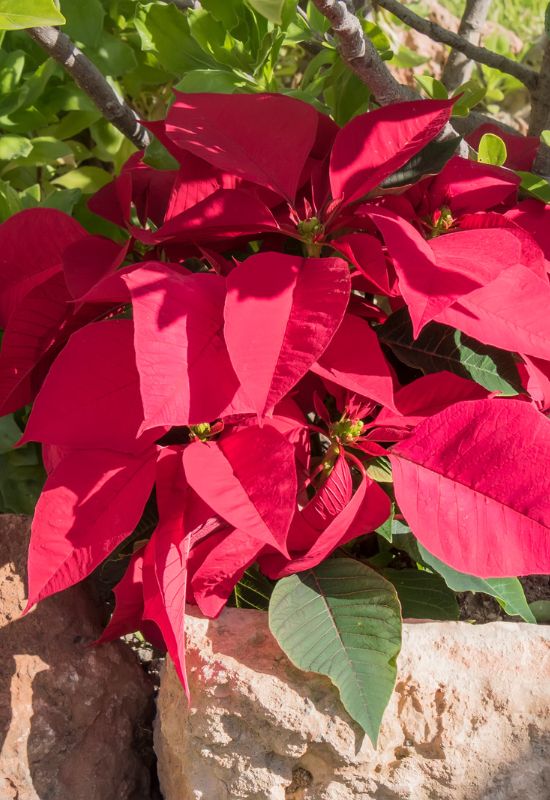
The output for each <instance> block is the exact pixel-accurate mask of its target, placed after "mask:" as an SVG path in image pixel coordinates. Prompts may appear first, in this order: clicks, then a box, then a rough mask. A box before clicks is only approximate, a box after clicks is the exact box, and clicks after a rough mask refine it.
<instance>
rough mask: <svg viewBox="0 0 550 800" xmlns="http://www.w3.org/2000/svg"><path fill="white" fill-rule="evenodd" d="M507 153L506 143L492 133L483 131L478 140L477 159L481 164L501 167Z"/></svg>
mask: <svg viewBox="0 0 550 800" xmlns="http://www.w3.org/2000/svg"><path fill="white" fill-rule="evenodd" d="M507 157H508V153H507V152H506V145H505V144H504V142H503V141H502V139H501V138H500V136H496V134H494V133H485V134H484V135H483V136H482V137H481V139H480V142H479V147H478V151H477V160H478V161H479V162H480V163H481V164H493V165H494V166H495V167H502V165H503V164H505V163H506V158H507Z"/></svg>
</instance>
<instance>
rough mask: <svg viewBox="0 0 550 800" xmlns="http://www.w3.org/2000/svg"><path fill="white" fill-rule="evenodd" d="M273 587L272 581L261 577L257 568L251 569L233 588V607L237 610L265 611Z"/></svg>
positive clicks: (263, 576)
mask: <svg viewBox="0 0 550 800" xmlns="http://www.w3.org/2000/svg"><path fill="white" fill-rule="evenodd" d="M274 586H275V584H274V583H273V581H270V580H269V579H268V578H266V577H265V575H262V574H261V572H260V571H259V570H258V568H257V567H251V568H250V569H247V570H246V572H245V573H244V575H243V577H242V578H241V580H240V581H239V582H238V584H237V585H236V586H235V605H236V606H237V608H256V609H258V610H260V611H267V609H268V607H269V598H270V597H271V595H272V593H273V588H274Z"/></svg>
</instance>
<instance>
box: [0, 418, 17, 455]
mask: <svg viewBox="0 0 550 800" xmlns="http://www.w3.org/2000/svg"><path fill="white" fill-rule="evenodd" d="M20 438H21V429H20V428H19V425H18V424H17V422H16V421H15V419H14V417H13V414H8V415H7V416H6V417H0V454H3V453H7V452H8V451H9V450H11V449H12V448H13V446H14V445H15V444H16V443H17V442H18V441H19V439H20Z"/></svg>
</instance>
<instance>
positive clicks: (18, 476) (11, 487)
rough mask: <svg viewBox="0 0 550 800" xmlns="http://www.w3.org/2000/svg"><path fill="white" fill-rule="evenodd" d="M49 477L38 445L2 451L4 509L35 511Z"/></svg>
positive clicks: (0, 499)
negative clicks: (45, 471)
mask: <svg viewBox="0 0 550 800" xmlns="http://www.w3.org/2000/svg"><path fill="white" fill-rule="evenodd" d="M45 477H46V476H45V474H44V468H43V467H42V464H41V462H40V458H39V449H38V447H37V445H34V444H31V445H27V446H26V447H23V448H21V449H19V450H11V451H10V452H8V453H5V454H3V455H0V513H4V514H5V513H12V514H32V513H33V511H34V507H35V505H36V501H37V500H38V497H39V495H40V492H41V491H42V486H43V485H44V480H45Z"/></svg>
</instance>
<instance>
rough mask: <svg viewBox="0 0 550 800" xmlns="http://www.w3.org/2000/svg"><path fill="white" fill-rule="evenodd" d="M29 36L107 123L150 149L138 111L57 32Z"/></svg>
mask: <svg viewBox="0 0 550 800" xmlns="http://www.w3.org/2000/svg"><path fill="white" fill-rule="evenodd" d="M27 33H28V34H29V36H30V37H31V38H32V39H34V41H35V42H36V43H37V44H38V45H40V47H41V48H42V49H43V50H45V51H46V53H47V54H48V55H49V56H51V57H52V58H53V59H54V60H55V61H57V62H58V64H61V66H62V67H63V68H64V69H66V70H67V72H68V73H69V75H71V77H72V78H73V79H74V81H75V83H76V84H77V85H78V86H80V88H81V89H82V91H83V92H85V93H86V94H87V95H88V97H89V98H90V99H91V100H93V102H94V103H95V105H96V106H97V107H98V109H99V110H100V111H101V113H102V114H103V116H104V117H105V119H107V120H108V121H109V122H111V123H112V124H113V125H114V126H115V127H116V128H118V130H119V131H120V132H121V133H123V134H124V135H125V136H126V137H127V138H128V139H130V141H131V142H133V143H134V144H135V145H136V147H138V148H139V149H140V150H141V149H142V148H144V147H147V145H148V144H149V142H150V141H151V138H150V136H149V133H148V131H147V130H146V129H145V128H144V127H143V125H142V124H141V123H140V121H139V119H138V117H137V115H136V113H135V111H133V110H132V109H131V108H130V106H129V105H128V104H127V103H126V102H125V101H124V100H123V99H122V98H121V97H119V96H118V94H117V93H116V92H115V90H114V89H113V87H112V86H111V85H110V84H109V83H108V81H107V79H106V78H105V76H104V75H103V74H102V73H101V72H100V71H99V70H98V68H97V67H96V66H95V64H93V63H92V62H91V61H90V60H89V58H87V57H86V56H85V55H84V53H82V52H81V51H80V50H79V49H78V47H76V45H74V44H73V42H71V40H70V39H69V37H68V36H66V35H65V34H64V33H62V32H61V31H58V30H57V28H52V27H43V28H29V29H28V30H27Z"/></svg>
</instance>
